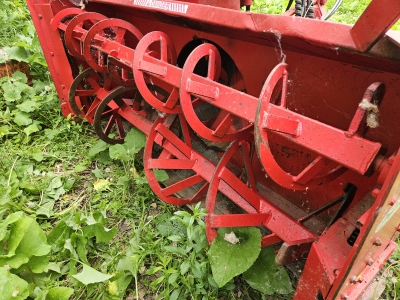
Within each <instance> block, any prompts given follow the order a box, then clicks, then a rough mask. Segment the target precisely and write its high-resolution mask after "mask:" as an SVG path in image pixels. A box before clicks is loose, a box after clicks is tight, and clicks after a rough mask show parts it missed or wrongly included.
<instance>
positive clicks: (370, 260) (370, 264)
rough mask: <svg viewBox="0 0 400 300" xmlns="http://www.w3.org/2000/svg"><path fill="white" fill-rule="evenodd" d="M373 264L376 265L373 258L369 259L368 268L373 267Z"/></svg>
mask: <svg viewBox="0 0 400 300" xmlns="http://www.w3.org/2000/svg"><path fill="white" fill-rule="evenodd" d="M373 263H374V260H373V259H372V258H370V259H368V261H367V265H368V266H372V264H373Z"/></svg>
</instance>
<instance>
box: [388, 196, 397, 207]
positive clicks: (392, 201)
mask: <svg viewBox="0 0 400 300" xmlns="http://www.w3.org/2000/svg"><path fill="white" fill-rule="evenodd" d="M397 200H398V198H397V197H396V196H393V197H392V199H390V203H389V205H390V206H393V205H394V204H395V203H396V202H397Z"/></svg>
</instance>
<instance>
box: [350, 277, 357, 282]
mask: <svg viewBox="0 0 400 300" xmlns="http://www.w3.org/2000/svg"><path fill="white" fill-rule="evenodd" d="M356 279H357V277H356V276H355V275H353V276H351V277H350V283H356Z"/></svg>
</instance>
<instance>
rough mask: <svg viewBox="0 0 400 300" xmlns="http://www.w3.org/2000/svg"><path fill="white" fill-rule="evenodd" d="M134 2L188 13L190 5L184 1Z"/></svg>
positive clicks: (145, 0) (149, 0) (144, 0)
mask: <svg viewBox="0 0 400 300" xmlns="http://www.w3.org/2000/svg"><path fill="white" fill-rule="evenodd" d="M133 4H136V5H139V6H148V7H154V8H159V9H163V10H169V11H175V12H180V13H184V14H186V11H187V9H188V7H189V5H187V4H182V3H173V2H166V1H158V0H135V1H134V2H133Z"/></svg>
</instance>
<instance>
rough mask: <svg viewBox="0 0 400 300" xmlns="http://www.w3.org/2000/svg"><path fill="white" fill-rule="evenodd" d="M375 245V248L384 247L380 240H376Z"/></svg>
mask: <svg viewBox="0 0 400 300" xmlns="http://www.w3.org/2000/svg"><path fill="white" fill-rule="evenodd" d="M374 245H375V246H382V241H381V240H380V239H379V238H376V240H375V241H374Z"/></svg>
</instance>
